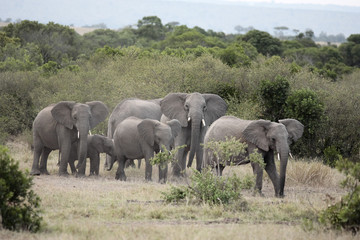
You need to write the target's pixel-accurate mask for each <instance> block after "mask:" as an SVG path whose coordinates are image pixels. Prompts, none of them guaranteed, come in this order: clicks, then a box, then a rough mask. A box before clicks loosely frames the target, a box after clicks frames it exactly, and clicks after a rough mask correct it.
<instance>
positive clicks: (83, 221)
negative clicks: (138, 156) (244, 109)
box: [0, 139, 358, 240]
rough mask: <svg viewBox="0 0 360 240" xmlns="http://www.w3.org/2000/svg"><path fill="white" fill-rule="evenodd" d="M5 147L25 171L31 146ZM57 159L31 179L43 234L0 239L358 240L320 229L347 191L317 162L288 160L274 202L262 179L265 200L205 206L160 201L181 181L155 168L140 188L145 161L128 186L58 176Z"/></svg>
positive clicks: (249, 195)
mask: <svg viewBox="0 0 360 240" xmlns="http://www.w3.org/2000/svg"><path fill="white" fill-rule="evenodd" d="M7 147H8V148H9V150H10V151H9V152H10V155H11V156H12V157H13V158H14V159H15V160H17V161H19V164H20V168H21V169H22V170H30V168H31V164H32V152H31V150H30V148H29V146H28V145H27V144H25V143H24V142H22V141H21V140H18V139H17V140H15V141H11V142H8V143H7ZM57 157H58V156H57V152H56V151H55V152H53V153H51V154H50V158H49V161H48V170H49V172H50V174H51V175H49V176H43V175H42V176H36V177H34V179H33V183H34V186H33V189H34V190H35V192H36V193H37V194H38V195H39V196H40V198H41V200H42V201H41V209H42V216H43V228H42V230H41V231H40V232H38V233H36V234H31V233H28V232H20V233H19V232H10V231H7V230H4V229H1V230H0V239H326V240H329V239H356V236H352V235H351V234H350V233H347V232H336V231H333V230H328V229H325V228H324V227H322V226H319V225H318V224H317V222H316V215H317V214H318V213H319V211H321V210H322V209H324V208H326V207H327V206H328V205H329V204H331V203H334V202H336V201H339V200H340V198H341V196H343V195H345V193H346V192H345V190H344V189H342V188H341V187H340V186H339V182H340V181H341V180H342V179H343V176H342V175H341V174H340V173H339V172H338V171H337V170H335V169H331V168H329V167H327V166H324V165H323V164H321V163H319V162H316V161H312V162H305V161H303V160H299V159H298V160H290V161H289V164H288V171H287V180H286V186H285V194H286V196H285V198H282V199H280V198H275V197H274V190H273V187H272V184H271V183H270V181H269V179H268V177H267V175H266V173H265V174H264V177H265V180H264V187H263V193H264V195H265V196H264V197H261V196H258V195H257V196H254V195H253V192H252V190H244V191H243V198H244V200H245V201H244V202H245V203H244V202H243V204H238V205H229V206H226V205H220V206H209V205H207V204H200V205H193V204H189V203H188V204H187V203H182V204H167V203H165V202H164V201H163V200H162V192H165V191H167V190H168V189H169V188H170V186H171V185H178V184H186V180H184V179H183V180H176V179H173V178H172V177H171V176H170V179H169V182H168V183H167V184H159V183H157V179H158V174H157V168H156V167H154V168H153V181H152V182H145V180H144V163H143V164H142V166H141V168H140V169H137V168H129V169H126V174H127V177H128V180H127V182H121V181H116V180H115V179H114V176H115V171H116V168H117V165H115V166H114V169H113V170H112V171H110V172H107V171H104V170H103V169H101V171H100V176H99V177H85V178H75V177H73V176H69V177H67V178H65V177H59V176H57V171H58V167H57V166H56V163H57ZM104 158H105V156H104V155H102V159H101V165H102V164H103V163H104ZM87 171H89V167H87ZM170 173H171V172H170ZM187 173H189V174H191V170H189V169H188V170H187ZM233 173H236V174H238V175H239V176H246V175H249V174H252V170H251V166H250V165H245V166H240V167H227V168H225V171H224V175H227V174H233ZM304 219H307V220H304ZM357 237H358V236H357Z"/></svg>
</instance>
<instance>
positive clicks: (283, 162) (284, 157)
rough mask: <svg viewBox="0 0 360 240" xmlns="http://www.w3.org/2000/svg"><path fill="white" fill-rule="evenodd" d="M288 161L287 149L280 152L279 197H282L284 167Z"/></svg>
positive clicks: (284, 175) (284, 176)
mask: <svg viewBox="0 0 360 240" xmlns="http://www.w3.org/2000/svg"><path fill="white" fill-rule="evenodd" d="M288 159H289V148H287V149H285V150H282V151H280V178H279V193H278V194H279V197H284V187H285V178H286V167H287V163H288Z"/></svg>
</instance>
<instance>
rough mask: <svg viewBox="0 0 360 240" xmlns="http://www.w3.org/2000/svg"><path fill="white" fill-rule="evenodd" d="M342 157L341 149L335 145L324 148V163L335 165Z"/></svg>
mask: <svg viewBox="0 0 360 240" xmlns="http://www.w3.org/2000/svg"><path fill="white" fill-rule="evenodd" d="M339 159H341V155H340V153H339V151H338V150H337V149H336V147H334V146H329V147H327V148H325V149H324V163H325V164H326V165H329V166H330V167H335V166H336V162H337V161H338V160H339Z"/></svg>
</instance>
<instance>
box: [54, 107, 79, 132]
mask: <svg viewBox="0 0 360 240" xmlns="http://www.w3.org/2000/svg"><path fill="white" fill-rule="evenodd" d="M75 104H76V103H75V102H72V101H62V102H59V103H57V104H55V105H54V107H53V108H52V109H51V115H52V116H53V118H54V119H55V120H56V121H57V122H58V123H60V124H61V125H64V126H65V127H67V128H69V129H73V127H74V120H73V118H72V116H71V111H72V109H73V107H74V105H75Z"/></svg>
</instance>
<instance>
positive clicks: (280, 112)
mask: <svg viewBox="0 0 360 240" xmlns="http://www.w3.org/2000/svg"><path fill="white" fill-rule="evenodd" d="M289 91H290V83H289V81H288V80H287V79H286V78H284V77H282V76H277V77H276V78H275V80H274V81H270V80H262V81H261V82H260V89H259V98H260V104H261V106H262V107H263V108H264V110H263V113H262V117H263V118H265V119H269V120H271V121H277V120H279V119H282V118H283V117H284V107H285V102H286V99H287V97H288V95H289Z"/></svg>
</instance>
